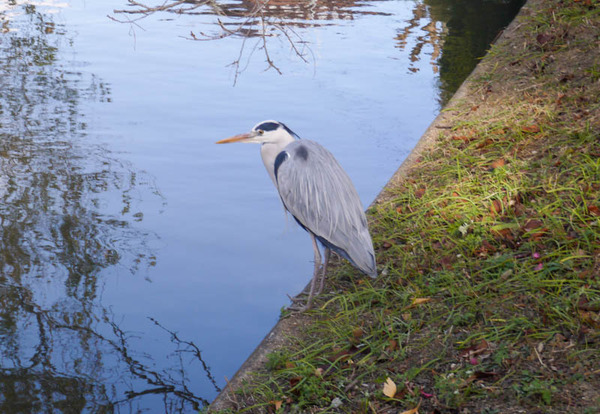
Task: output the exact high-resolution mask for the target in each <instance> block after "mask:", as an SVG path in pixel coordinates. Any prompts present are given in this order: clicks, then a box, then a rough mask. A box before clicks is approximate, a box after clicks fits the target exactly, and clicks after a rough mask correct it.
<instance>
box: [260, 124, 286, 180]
mask: <svg viewBox="0 0 600 414" xmlns="http://www.w3.org/2000/svg"><path fill="white" fill-rule="evenodd" d="M292 142H294V138H293V137H292V136H290V135H288V136H287V137H282V138H281V139H278V140H277V141H274V142H265V143H263V144H262V145H261V146H260V155H261V157H262V160H263V163H264V164H265V168H266V169H267V172H268V173H269V176H270V177H271V180H273V184H275V187H277V181H276V180H275V158H277V155H278V154H279V153H280V152H281V151H283V149H284V148H285V147H286V146H287V145H288V144H290V143H292Z"/></svg>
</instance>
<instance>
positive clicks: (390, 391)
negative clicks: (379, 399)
mask: <svg viewBox="0 0 600 414" xmlns="http://www.w3.org/2000/svg"><path fill="white" fill-rule="evenodd" d="M396 390H397V388H396V384H395V383H394V381H392V379H391V378H390V377H387V379H386V380H385V384H383V395H385V396H386V397H389V398H394V395H396Z"/></svg>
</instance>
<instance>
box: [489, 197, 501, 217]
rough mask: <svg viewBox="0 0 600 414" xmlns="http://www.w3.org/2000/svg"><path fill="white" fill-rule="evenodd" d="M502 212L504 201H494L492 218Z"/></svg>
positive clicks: (491, 208) (491, 207)
mask: <svg viewBox="0 0 600 414" xmlns="http://www.w3.org/2000/svg"><path fill="white" fill-rule="evenodd" d="M500 212H502V201H500V200H494V201H492V204H490V214H491V215H492V216H494V215H496V214H498V213H500Z"/></svg>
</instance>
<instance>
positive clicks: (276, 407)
mask: <svg viewBox="0 0 600 414" xmlns="http://www.w3.org/2000/svg"><path fill="white" fill-rule="evenodd" d="M269 402H270V403H271V404H273V405H274V406H275V411H277V410H279V409H280V408H281V405H282V404H283V401H281V400H277V401H269Z"/></svg>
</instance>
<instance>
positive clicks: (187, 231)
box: [0, 0, 522, 413]
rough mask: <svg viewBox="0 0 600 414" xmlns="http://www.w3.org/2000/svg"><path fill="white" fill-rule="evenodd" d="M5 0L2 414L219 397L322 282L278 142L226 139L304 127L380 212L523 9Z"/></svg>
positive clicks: (324, 0)
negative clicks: (423, 141) (279, 168)
mask: <svg viewBox="0 0 600 414" xmlns="http://www.w3.org/2000/svg"><path fill="white" fill-rule="evenodd" d="M0 1H1V2H0V412H27V413H34V412H142V411H143V412H169V413H171V412H173V413H179V412H190V411H193V410H197V409H199V408H200V407H202V406H203V405H204V404H206V403H208V402H210V401H211V400H212V399H213V398H214V397H215V396H216V394H217V393H218V391H219V389H220V388H222V387H223V386H224V384H225V378H226V377H231V376H232V375H233V374H234V373H235V371H236V370H237V368H238V367H239V366H240V365H241V363H242V362H243V361H244V360H245V359H246V358H247V357H248V355H249V354H250V353H251V352H252V350H253V349H254V348H255V347H256V345H257V344H258V343H259V342H260V340H261V339H262V338H263V337H264V335H265V334H266V333H267V332H268V331H269V329H270V328H271V327H272V326H273V324H274V323H275V322H276V321H277V318H278V315H279V312H280V309H281V308H282V307H285V306H287V305H288V304H289V300H288V299H287V296H286V294H290V295H294V294H296V293H298V292H299V291H300V290H301V289H302V288H303V287H304V286H305V284H306V283H307V282H308V281H309V279H310V276H311V274H312V263H311V260H312V248H311V243H310V239H309V237H308V236H307V235H306V234H305V233H304V232H303V231H302V230H301V229H299V228H298V227H297V226H296V225H295V224H294V223H293V221H292V220H290V219H289V218H287V219H286V217H285V214H284V212H283V208H282V206H281V203H280V201H279V198H278V196H277V194H276V191H275V189H274V188H273V187H272V183H271V182H270V179H269V177H268V175H267V174H266V172H265V171H264V167H263V165H262V162H261V161H260V157H259V148H258V146H252V145H241V144H240V145H228V146H219V145H214V142H215V141H217V140H219V139H222V138H225V137H228V136H231V135H233V134H237V133H241V132H246V131H248V130H249V129H250V128H251V127H252V126H253V125H254V124H256V123H258V122H259V121H262V120H265V119H276V120H280V121H283V122H285V123H286V124H287V125H288V126H289V127H290V128H291V129H293V130H294V131H295V132H296V133H297V134H298V135H300V136H301V137H304V138H309V139H313V140H317V141H319V142H320V143H322V144H323V145H324V146H325V147H327V148H329V149H330V150H331V151H332V152H333V153H334V154H335V155H336V157H337V158H338V160H339V161H340V163H341V164H342V166H344V168H345V169H346V171H347V172H348V174H349V175H350V177H351V178H352V179H353V181H354V183H355V185H356V187H357V189H358V192H359V194H360V196H361V199H362V201H363V203H364V205H365V206H367V205H368V204H369V203H370V202H371V201H372V200H373V198H374V197H375V196H376V195H377V193H378V192H379V191H380V190H381V189H382V187H383V186H384V185H385V183H386V182H387V180H388V179H389V178H390V177H391V175H392V174H393V172H394V171H395V170H396V168H397V167H398V166H399V164H400V163H401V162H402V160H403V159H404V158H405V157H406V155H407V154H408V153H409V152H410V150H411V149H412V147H413V146H414V145H415V143H416V142H417V140H418V139H419V137H420V136H421V134H422V133H423V132H424V130H425V129H426V127H427V126H428V124H429V123H430V122H431V121H432V119H433V118H434V117H435V115H436V114H437V113H438V112H439V110H440V108H441V106H442V105H443V103H444V102H445V101H446V100H447V99H448V98H449V97H450V96H451V95H452V93H453V92H454V91H455V89H456V88H457V87H458V86H459V85H460V83H461V82H462V80H463V79H464V78H465V77H466V76H467V75H468V73H469V72H470V71H471V70H472V69H473V67H474V65H475V64H476V62H477V59H478V57H480V56H482V55H483V54H484V53H485V50H486V48H487V47H488V45H489V43H490V42H491V41H492V40H493V39H494V37H495V36H496V35H497V33H498V32H499V30H501V28H502V27H503V26H505V25H506V24H508V22H509V21H510V20H511V19H512V17H513V16H514V15H515V14H516V12H517V11H518V8H519V7H520V6H521V4H522V1H521V0H518V1H517V0H515V1H512V0H488V1H481V2H473V1H468V0H418V1H417V0H416V1H356V0H331V1H328V0H315V1H311V2H304V1H299V0H271V1H270V2H268V3H266V4H263V3H261V2H259V1H257V0H242V1H232V2H227V1H223V2H221V1H217V2H207V4H210V5H202V4H201V3H200V2H193V1H189V2H184V3H182V2H166V3H164V2H163V1H155V2H152V1H151V0H148V2H145V1H144V0H139V3H138V5H135V4H133V3H132V4H129V3H128V2H127V0H104V1H101V2H100V1H96V2H93V1H84V0H0ZM142 3H143V4H142ZM146 6H147V7H146ZM156 6H161V7H158V9H156V10H152V7H156Z"/></svg>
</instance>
